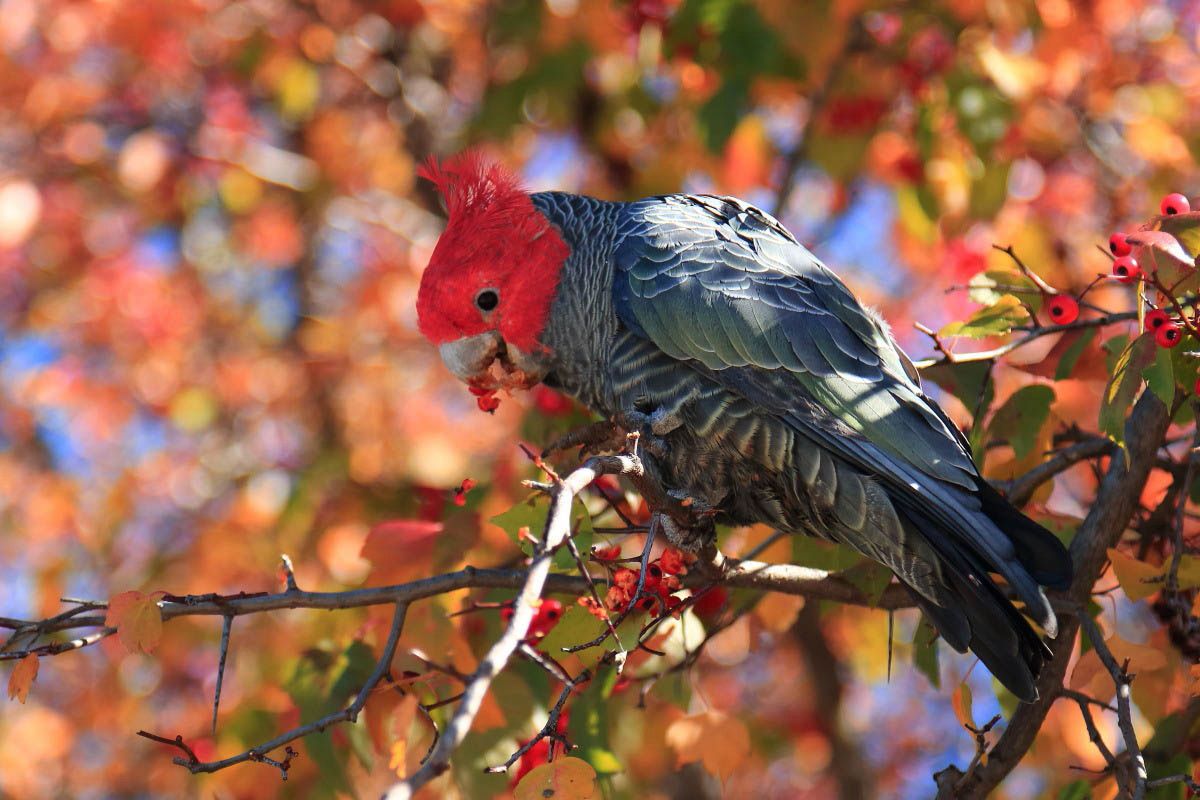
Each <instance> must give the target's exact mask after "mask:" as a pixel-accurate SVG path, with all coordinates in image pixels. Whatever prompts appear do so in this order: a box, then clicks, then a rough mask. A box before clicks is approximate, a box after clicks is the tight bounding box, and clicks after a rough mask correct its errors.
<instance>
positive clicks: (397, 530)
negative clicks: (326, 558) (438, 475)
mask: <svg viewBox="0 0 1200 800" xmlns="http://www.w3.org/2000/svg"><path fill="white" fill-rule="evenodd" d="M442 531H443V525H442V523H440V522H430V521H429V520H423V519H390V520H387V521H386V522H380V523H379V524H378V525H376V526H375V527H373V528H371V532H370V533H368V534H367V538H366V540H365V541H364V542H363V546H362V554H361V555H362V557H363V558H365V559H366V560H367V561H370V562H371V574H370V576H369V577H368V581H369V582H371V583H391V582H397V583H398V582H401V581H406V580H411V579H412V578H415V577H419V576H420V575H421V574H422V570H424V569H425V568H426V567H427V563H426V562H428V560H429V558H430V557H431V555H432V554H433V547H434V545H435V544H436V543H437V539H438V536H440V535H441V533H442Z"/></svg>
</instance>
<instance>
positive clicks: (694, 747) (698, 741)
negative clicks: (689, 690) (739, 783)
mask: <svg viewBox="0 0 1200 800" xmlns="http://www.w3.org/2000/svg"><path fill="white" fill-rule="evenodd" d="M667 745H668V746H669V747H670V748H671V749H672V750H674V751H675V765H676V768H678V767H682V766H683V765H684V764H687V763H689V762H691V761H699V762H700V763H701V764H702V765H703V766H704V768H705V769H706V770H708V771H709V772H711V773H712V774H713V775H716V776H717V777H718V778H720V779H721V780H725V779H726V778H728V777H729V776H730V775H732V774H733V772H734V770H736V769H737V768H738V767H740V766H741V765H742V762H744V761H745V760H746V756H748V755H749V754H750V732H749V731H748V730H746V725H745V723H743V722H742V721H741V720H739V719H737V718H736V717H731V716H729V715H728V714H723V713H721V712H720V711H705V712H704V713H701V714H693V715H692V716H689V717H684V718H682V719H678V720H675V722H673V723H671V727H669V728H667Z"/></svg>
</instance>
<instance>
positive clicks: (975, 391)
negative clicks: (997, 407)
mask: <svg viewBox="0 0 1200 800" xmlns="http://www.w3.org/2000/svg"><path fill="white" fill-rule="evenodd" d="M991 368H992V363H991V362H990V361H963V362H960V363H954V362H951V361H940V362H938V363H937V364H934V365H933V366H931V367H927V368H925V369H924V370H922V371H921V376H922V377H924V378H928V379H929V380H931V381H933V382H934V383H936V384H937V385H938V386H940V387H942V388H943V389H945V390H946V391H947V392H949V393H950V394H952V395H954V396H955V397H957V398H958V399H959V400H960V401H961V402H962V404H963V405H964V406H966V407H967V408H969V409H975V408H976V407H978V408H979V413H980V414H983V413H986V412H987V410H988V407H989V406H991V404H992V398H993V396H994V395H995V387H994V386H993V384H992V381H991V380H990V379H989V374H990V372H991ZM981 393H982V394H983V401H982V402H980V399H979V398H980V394H981Z"/></svg>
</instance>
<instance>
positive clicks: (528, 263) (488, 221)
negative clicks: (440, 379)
mask: <svg viewBox="0 0 1200 800" xmlns="http://www.w3.org/2000/svg"><path fill="white" fill-rule="evenodd" d="M417 174H418V175H420V176H421V177H422V178H425V179H427V180H430V181H432V182H433V183H434V184H435V185H436V186H437V188H438V191H439V192H440V193H441V195H442V197H443V199H444V200H445V202H446V209H447V211H448V213H449V221H448V223H447V224H446V230H445V231H444V232H443V233H442V236H441V238H440V239H439V240H438V243H437V247H436V248H434V251H433V256H432V258H431V259H430V260H429V267H428V268H427V269H426V270H425V274H424V275H423V276H422V277H421V288H420V291H419V292H418V294H417V324H418V327H419V328H420V329H421V333H422V334H424V336H425V337H426V338H427V339H429V340H430V341H431V342H433V343H434V344H436V345H446V344H447V343H450V342H454V341H456V340H460V339H464V338H467V337H476V336H478V335H480V334H485V333H489V332H495V333H497V334H499V337H500V338H501V339H502V340H503V345H504V346H507V347H515V348H517V349H518V350H519V351H521V352H523V353H526V354H531V353H534V352H537V351H540V350H542V349H544V348H543V346H542V345H541V343H540V341H539V337H540V336H541V334H542V331H543V330H544V329H545V327H546V321H547V319H548V318H549V315H550V306H551V303H552V301H553V300H554V294H555V292H556V290H557V288H558V281H559V274H560V272H561V271H562V267H563V264H564V263H565V262H566V260H567V256H568V255H569V254H570V249H569V248H568V246H567V244H566V242H564V241H563V238H562V236H561V235H560V234H559V232H558V230H557V229H556V228H555V227H554V226H553V225H551V224H550V222H549V220H547V219H546V217H545V216H543V215H542V213H541V212H540V211H538V210H537V209H536V208H535V207H534V205H533V202H532V201H531V200H530V197H529V193H528V192H526V191H525V190H524V189H523V188H522V187H521V185H520V183H519V182H518V180H517V178H516V177H515V176H514V175H513V174H512V173H510V172H509V171H508V170H506V169H505V168H504V167H502V166H500V165H499V164H496V163H495V162H492V161H490V160H488V159H487V158H485V157H484V156H483V155H481V154H479V153H477V152H471V151H468V152H466V153H462V154H460V155H457V156H454V157H452V158H450V159H448V160H446V161H445V162H444V163H441V164H439V163H438V162H437V160H436V159H433V158H430V160H429V161H428V162H426V163H425V165H424V166H422V167H421V169H420V170H418V173H417ZM443 355H445V348H443Z"/></svg>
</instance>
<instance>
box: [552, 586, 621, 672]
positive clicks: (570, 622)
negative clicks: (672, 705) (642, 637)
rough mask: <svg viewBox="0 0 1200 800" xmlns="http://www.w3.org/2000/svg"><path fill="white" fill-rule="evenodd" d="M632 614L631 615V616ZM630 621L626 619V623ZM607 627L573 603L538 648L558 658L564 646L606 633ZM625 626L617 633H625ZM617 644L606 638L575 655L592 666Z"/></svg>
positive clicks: (602, 621) (588, 640)
mask: <svg viewBox="0 0 1200 800" xmlns="http://www.w3.org/2000/svg"><path fill="white" fill-rule="evenodd" d="M601 596H603V595H601ZM632 616H633V615H630V617H631V618H632ZM629 621H630V620H626V623H628V622H629ZM606 628H607V626H606V625H605V624H604V620H602V619H597V618H596V617H594V616H593V615H592V614H591V612H589V611H588V610H587V609H586V608H584V607H583V606H579V605H572V606H570V607H568V608H567V610H566V613H564V614H563V615H562V619H560V620H559V621H558V624H557V625H555V626H554V628H552V629H551V630H550V632H549V633H547V634H546V636H545V637H544V638H543V639H542V640H541V641H540V642H538V649H539V650H541V651H542V652H543V653H549V654H550V656H551V657H552V658H558V657H561V656H562V648H564V647H571V646H572V645H577V644H583V643H584V642H590V641H591V640H592V639H595V638H596V637H597V636H599V635H600V634H602V633H604V631H605V630H606ZM623 628H625V625H624V624H622V626H621V628H618V629H617V633H618V634H621V633H624V632H625V631H624V630H623ZM630 641H632V639H631V640H630ZM615 646H616V644H615V643H614V642H612V641H611V640H605V641H604V642H603V643H601V644H599V645H596V646H595V647H589V648H588V649H586V650H582V651H580V652H578V653H576V654H575V655H577V656H579V658H580V659H581V660H582V661H583V663H584V665H585V666H589V667H590V666H593V665H594V664H597V663H599V661H600V659H601V658H603V657H604V654H605V653H606V652H607V651H608V650H609V649H612V648H614V647H615Z"/></svg>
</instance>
